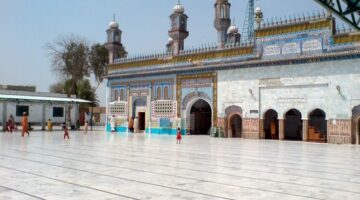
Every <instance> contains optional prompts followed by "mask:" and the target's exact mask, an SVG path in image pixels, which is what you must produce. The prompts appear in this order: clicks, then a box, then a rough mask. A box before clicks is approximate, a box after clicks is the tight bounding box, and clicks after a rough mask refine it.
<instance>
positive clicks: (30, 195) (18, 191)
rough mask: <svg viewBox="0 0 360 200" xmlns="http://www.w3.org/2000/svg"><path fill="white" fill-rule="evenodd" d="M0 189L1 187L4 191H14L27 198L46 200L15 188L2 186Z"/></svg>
mask: <svg viewBox="0 0 360 200" xmlns="http://www.w3.org/2000/svg"><path fill="white" fill-rule="evenodd" d="M0 187H1V188H4V189H7V190H10V191H14V192H17V193H20V194H24V195H26V196H29V197H33V198H36V199H41V200H46V199H44V198H41V197H38V196H35V195H32V194H30V193H27V192H22V191H20V190H17V189H13V188H9V187H6V186H3V185H0Z"/></svg>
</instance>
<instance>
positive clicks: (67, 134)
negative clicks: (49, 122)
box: [64, 125, 70, 140]
mask: <svg viewBox="0 0 360 200" xmlns="http://www.w3.org/2000/svg"><path fill="white" fill-rule="evenodd" d="M66 137H67V138H68V140H70V137H69V131H68V128H67V126H66V125H65V126H64V140H65V138H66Z"/></svg>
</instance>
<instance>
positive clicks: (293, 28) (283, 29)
mask: <svg viewBox="0 0 360 200" xmlns="http://www.w3.org/2000/svg"><path fill="white" fill-rule="evenodd" d="M332 23H333V20H332V19H324V20H318V21H314V22H310V21H307V22H303V23H299V24H291V25H288V26H275V27H270V28H263V29H260V30H256V31H255V36H256V37H266V36H271V35H282V34H288V33H294V32H300V31H307V30H313V29H324V28H327V29H331V27H332Z"/></svg>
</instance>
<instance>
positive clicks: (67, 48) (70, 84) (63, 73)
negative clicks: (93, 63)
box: [46, 35, 91, 96]
mask: <svg viewBox="0 0 360 200" xmlns="http://www.w3.org/2000/svg"><path fill="white" fill-rule="evenodd" d="M46 49H47V50H48V53H49V56H50V57H51V64H52V68H53V71H54V72H56V73H57V74H58V75H59V76H60V77H62V78H63V79H64V80H67V81H65V86H66V87H67V88H68V90H67V91H71V92H74V93H71V94H75V95H76V96H77V85H78V84H79V82H80V81H81V80H82V79H83V78H84V77H88V76H90V71H91V68H90V64H89V61H88V55H89V47H88V42H87V41H86V39H84V38H81V37H79V36H75V35H69V36H65V37H62V38H60V39H58V40H56V41H55V42H53V43H47V44H46ZM67 94H68V96H70V94H69V93H67Z"/></svg>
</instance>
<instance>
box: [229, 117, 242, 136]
mask: <svg viewBox="0 0 360 200" xmlns="http://www.w3.org/2000/svg"><path fill="white" fill-rule="evenodd" d="M230 130H231V134H232V137H234V138H241V137H242V119H241V117H240V116H239V115H233V116H232V117H231V118H230Z"/></svg>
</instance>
